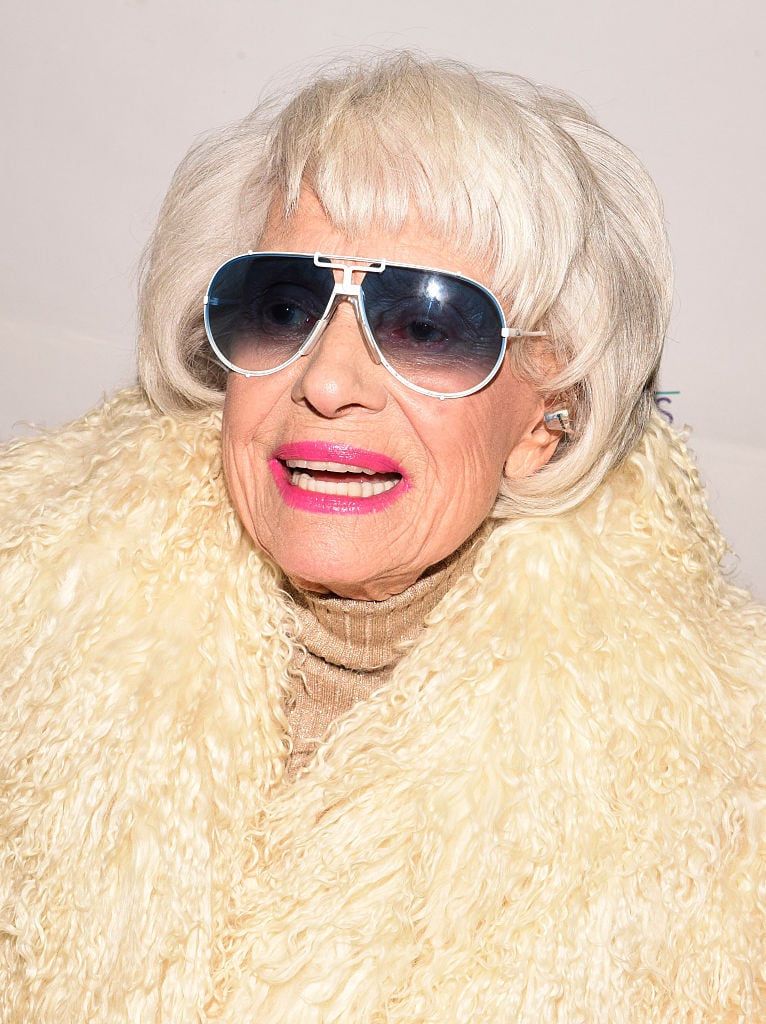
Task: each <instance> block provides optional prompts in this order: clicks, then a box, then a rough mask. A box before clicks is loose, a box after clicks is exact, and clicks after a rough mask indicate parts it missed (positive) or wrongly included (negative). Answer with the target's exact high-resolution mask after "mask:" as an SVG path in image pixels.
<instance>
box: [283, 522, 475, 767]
mask: <svg viewBox="0 0 766 1024" xmlns="http://www.w3.org/2000/svg"><path fill="white" fill-rule="evenodd" d="M490 529H491V527H490V525H489V524H485V525H484V526H482V527H480V528H479V530H478V531H477V532H476V533H475V534H473V536H471V537H469V539H468V540H467V541H466V542H465V543H464V544H463V545H462V546H461V547H459V548H458V549H457V551H455V552H454V553H453V554H452V555H450V556H449V557H448V558H446V559H445V560H444V561H443V562H439V563H438V564H437V565H435V566H433V567H432V568H431V569H429V570H428V571H427V572H426V573H425V574H424V575H423V576H421V578H420V579H419V580H418V581H417V582H416V583H414V584H413V585H412V586H411V587H408V588H407V590H405V591H403V592H402V593H401V594H396V595H395V596H394V597H390V598H388V599H387V600H385V601H353V600H350V599H347V598H341V597H335V596H333V595H326V594H321V595H320V594H314V593H311V592H310V591H306V590H300V589H298V588H297V587H294V586H293V585H292V584H291V583H289V582H287V583H286V586H285V589H286V591H287V593H288V595H289V596H290V597H291V598H292V601H293V604H294V608H295V613H296V615H297V619H298V623H299V628H298V635H297V639H298V640H299V641H300V644H301V649H300V650H299V651H298V653H297V654H296V656H295V658H294V659H293V663H292V665H291V667H290V674H291V676H292V679H293V684H294V686H293V698H292V700H291V701H290V702H289V704H288V706H287V715H288V721H289V724H290V732H291V736H292V744H293V746H292V754H291V756H290V760H289V762H288V766H287V776H288V778H294V777H295V776H296V774H297V773H298V772H299V771H300V770H301V769H302V768H304V767H305V766H306V765H307V764H308V763H309V762H310V761H311V758H312V757H313V756H314V753H315V751H316V749H317V747H318V746H319V743H320V742H321V740H322V739H323V738H324V736H325V734H326V732H327V730H328V729H329V727H330V725H331V724H332V723H333V722H334V721H335V719H336V718H339V717H340V716H341V715H343V714H345V713H346V712H347V711H350V710H351V708H352V707H353V706H354V705H355V704H356V703H357V701H360V700H366V699H367V698H368V697H370V696H371V695H372V694H373V693H374V692H375V691H376V690H377V689H379V688H380V687H381V686H383V685H384V683H386V682H388V680H389V679H390V677H391V674H392V673H393V671H394V669H395V667H396V665H397V663H398V662H399V660H400V659H401V658H402V656H403V655H404V653H405V651H406V649H407V647H408V646H411V644H412V643H413V642H414V641H415V640H416V639H417V638H418V635H419V634H420V632H421V630H422V629H423V624H424V622H425V620H426V618H427V617H428V615H429V613H430V612H431V611H432V610H433V609H434V608H435V607H436V605H437V604H438V603H439V601H441V599H442V598H443V597H444V595H445V594H446V593H447V591H448V590H449V589H450V587H451V586H452V585H453V584H454V583H455V582H456V581H457V580H458V579H459V578H460V577H461V576H462V575H463V574H464V573H466V572H468V571H469V570H470V569H471V567H472V566H473V563H474V561H475V559H476V555H477V553H478V550H479V548H480V546H481V543H482V542H483V540H484V539H485V538H486V537H487V535H488V533H489V532H490Z"/></svg>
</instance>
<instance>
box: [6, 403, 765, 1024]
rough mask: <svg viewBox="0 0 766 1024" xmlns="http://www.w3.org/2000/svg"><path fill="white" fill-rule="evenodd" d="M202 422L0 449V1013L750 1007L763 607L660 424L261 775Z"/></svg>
mask: <svg viewBox="0 0 766 1024" xmlns="http://www.w3.org/2000/svg"><path fill="white" fill-rule="evenodd" d="M218 432H219V423H218V419H217V417H216V416H210V417H208V418H206V419H204V420H196V421H194V422H191V421H190V422H188V423H181V422H177V421H173V420H170V419H167V418H161V417H159V416H157V415H156V414H155V413H153V412H152V411H151V410H150V409H149V408H148V407H147V406H146V405H145V403H144V401H143V399H142V398H141V397H140V395H138V394H137V393H136V392H126V393H123V394H122V395H121V396H118V397H117V398H116V399H115V400H114V401H113V402H111V403H110V404H108V405H107V406H105V407H104V409H102V410H99V411H97V412H95V413H93V414H91V415H90V416H88V417H86V418H84V419H83V420H82V421H80V422H79V423H76V424H74V425H73V426H72V427H71V428H69V429H67V430H65V431H62V432H61V433H59V434H57V435H55V436H52V437H47V438H43V439H39V440H32V441H26V442H23V443H19V444H16V445H14V446H12V447H11V448H10V449H9V450H8V451H7V453H6V455H5V457H4V461H3V481H4V489H3V496H2V498H0V505H1V506H2V512H1V513H0V523H2V527H1V529H2V539H1V541H0V593H1V594H2V605H1V606H0V709H1V710H0V1019H2V1020H3V1021H7V1022H9V1024H21V1022H25V1024H29V1022H31V1021H40V1022H42V1021H53V1020H57V1021H59V1020H60V1021H64V1020H65V1021H67V1022H76V1021H88V1022H104V1024H106V1022H110V1024H114V1022H120V1021H125V1022H127V1021H139V1020H140V1021H142V1022H143V1021H150V1020H151V1021H163V1022H173V1024H184V1022H192V1021H196V1022H198V1021H210V1022H212V1021H227V1022H231V1024H234V1022H237V1024H241V1022H242V1021H245V1020H257V1021H258V1022H259V1024H276V1022H281V1024H299V1022H300V1024H320V1022H323V1024H330V1022H334V1024H335V1022H337V1024H340V1022H343V1024H351V1022H353V1024H363V1022H370V1024H372V1022H375V1024H379V1022H383V1021H386V1022H391V1024H396V1022H407V1024H417V1022H439V1024H449V1022H461V1024H465V1022H466V1021H471V1022H487V1024H489V1022H499V1021H509V1022H510V1021H519V1022H535V1024H540V1022H553V1021H560V1022H564V1021H566V1022H570V1021H575V1020H588V1021H596V1020H598V1021H607V1020H609V1021H637V1022H638V1021H641V1022H643V1021H646V1022H648V1021H652V1022H658V1021H664V1022H671V1021H672V1022H676V1021H679V1020H688V1021H708V1020H709V1021H713V1020H716V1021H719V1020H720V1021H724V1020H725V1021H739V1020H743V1021H744V1020H748V1021H750V1020H752V1021H756V1020H759V1019H764V1017H766V973H765V972H766V966H765V964H764V953H765V951H766V924H765V918H764V910H765V909H766V881H765V879H766V875H765V874H764V836H766V793H765V788H764V742H765V740H766V722H764V710H763V693H764V662H766V657H765V655H766V640H765V639H764V634H765V632H766V631H764V625H765V624H766V615H765V614H764V611H763V610H762V609H760V608H759V607H758V606H756V605H755V604H753V603H751V602H750V600H749V599H748V598H747V596H746V595H744V594H743V593H742V592H740V591H738V590H736V589H735V588H733V587H732V586H730V585H729V584H728V583H727V582H726V581H725V579H724V578H723V577H722V576H721V574H720V570H719V561H720V557H721V554H722V551H723V542H722V541H721V538H720V536H719V534H718V532H717V529H716V527H715V525H714V524H713V523H712V521H711V519H710V517H709V514H708V512H707V509H706V506H705V503H704V499H703V497H702V494H701V491H700V488H699V484H698V480H697V476H696V472H695V470H694V469H693V466H692V464H691V463H690V461H689V459H688V456H687V455H686V452H685V450H684V448H683V445H682V444H681V442H680V441H679V440H678V439H677V438H676V437H675V436H674V435H672V434H671V433H670V432H669V431H668V430H667V429H666V428H664V427H663V426H662V424H661V422H660V420H659V418H658V419H656V420H655V421H654V422H653V423H652V424H651V426H650V429H649V430H648V431H647V434H646V436H645V438H644V440H643V442H642V444H641V446H640V448H639V449H638V450H637V451H636V452H635V453H634V454H633V455H632V456H631V457H630V458H629V459H628V460H627V462H626V463H625V464H624V465H623V466H622V467H621V468H620V469H619V470H617V471H616V472H615V473H613V474H612V475H611V476H610V477H609V478H608V479H607V481H606V482H605V483H604V484H603V486H602V487H601V488H600V489H599V491H598V492H597V493H596V494H595V495H594V496H593V497H592V498H591V499H589V500H588V501H587V502H586V503H585V504H584V505H582V506H581V507H580V508H578V509H577V510H575V511H573V512H570V513H568V514H566V515H563V516H559V517H556V518H550V519H540V520H523V521H522V520H519V521H512V522H506V523H503V524H501V525H500V526H499V527H498V528H497V529H496V530H495V531H494V532H493V534H492V537H491V538H490V540H489V541H488V542H487V544H486V545H485V546H484V548H483V549H482V552H481V555H480V557H479V559H478V561H477V563H476V565H475V567H474V569H473V572H472V574H471V575H470V576H468V577H466V578H464V579H463V580H462V581H461V582H460V583H458V584H457V585H456V586H455V587H454V588H453V589H452V590H451V591H450V592H449V593H448V595H447V597H446V598H445V599H444V601H443V602H442V603H441V604H440V605H439V606H438V607H437V608H436V610H435V611H434V612H433V613H432V615H431V619H430V622H429V628H428V629H427V630H426V631H425V633H424V636H423V639H422V641H421V642H420V643H419V644H418V646H417V647H416V648H415V649H414V650H413V651H412V653H411V654H409V655H408V656H407V657H406V658H405V659H404V660H403V661H402V662H401V663H400V664H399V666H398V667H397V669H396V671H395V673H394V676H393V679H392V682H391V683H390V684H389V685H387V686H386V687H384V688H383V689H382V690H381V691H379V692H378V693H377V694H376V695H375V696H374V697H373V698H372V699H371V700H370V701H367V702H364V703H362V704H360V705H358V706H357V707H356V708H355V709H354V710H353V711H352V712H351V713H350V714H349V715H347V716H346V717H344V718H343V719H342V720H341V721H339V722H338V723H337V724H336V726H335V728H334V730H333V733H332V735H331V737H330V738H329V740H328V742H327V743H326V744H325V745H324V746H323V747H322V749H321V750H320V753H319V756H318V758H317V761H316V763H315V765H314V766H313V768H312V769H311V770H310V771H309V772H307V773H306V774H305V775H304V776H301V777H300V778H299V779H298V781H297V782H296V783H295V784H293V785H289V784H287V783H286V782H285V781H284V780H283V771H284V764H285V761H286V756H287V738H286V723H285V718H284V713H283V702H284V696H285V686H286V685H287V684H286V679H287V676H286V672H285V666H286V665H287V663H288V661H289V659H290V656H291V651H292V640H291V622H290V616H289V612H288V610H287V605H286V603H285V602H284V600H283V598H282V595H281V591H280V585H281V583H280V576H279V573H278V572H277V571H276V570H275V568H274V567H273V566H272V565H271V564H269V562H268V561H267V560H266V559H265V558H263V557H262V556H261V555H260V554H259V553H258V552H256V551H254V550H253V548H252V546H251V545H250V542H249V541H248V539H247V538H246V537H245V536H243V533H242V531H241V529H240V527H239V524H238V522H237V519H236V516H235V515H234V513H233V511H232V509H231V507H230V504H229V501H228V498H227V495H226V491H225V487H224V485H223V481H222V478H221V470H220V463H219V456H218Z"/></svg>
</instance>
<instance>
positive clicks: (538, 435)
mask: <svg viewBox="0 0 766 1024" xmlns="http://www.w3.org/2000/svg"><path fill="white" fill-rule="evenodd" d="M261 248H262V249H264V250H271V251H286V252H308V253H311V252H322V253H332V254H334V255H345V256H368V257H377V258H386V259H389V260H392V261H397V262H401V263H414V264H419V265H423V266H432V267H438V268H441V269H444V270H451V271H455V272H457V273H460V274H464V275H466V276H468V277H472V278H475V279H476V280H478V281H482V280H483V281H486V280H487V273H486V268H483V267H480V266H477V265H476V264H475V263H474V262H472V261H470V260H467V259H466V258H465V256H464V255H462V254H461V253H460V251H459V250H458V249H456V248H452V247H451V246H450V245H449V244H447V243H445V242H444V240H443V239H441V238H436V237H434V236H433V235H431V234H430V233H429V232H428V231H427V230H425V228H424V227H423V225H422V224H421V223H420V222H419V221H418V220H417V219H415V218H410V219H409V220H408V221H407V222H406V223H405V226H404V228H403V230H401V231H400V232H398V233H396V234H388V233H386V232H379V231H371V232H370V233H369V234H366V235H364V236H363V237H360V238H353V239H352V238H348V237H346V236H345V235H344V234H343V233H342V232H341V231H339V230H338V229H337V228H336V227H334V226H333V224H332V223H330V222H329V221H328V220H327V218H326V217H325V215H324V213H323V211H322V208H321V206H320V204H319V202H318V201H317V199H316V198H315V197H314V196H313V194H312V193H311V192H309V191H307V190H305V191H304V192H303V194H302V196H301V199H300V202H299V205H298V208H297V210H296V212H295V214H294V215H293V216H292V217H291V218H290V220H289V221H287V222H285V221H284V220H282V219H281V218H276V217H272V219H271V220H270V222H269V225H268V226H267V229H266V233H265V235H264V237H263V239H262V240H261ZM555 444H556V435H555V434H552V433H551V432H549V431H548V429H547V428H546V426H545V423H544V420H543V407H542V403H541V401H540V400H539V399H538V398H537V397H536V396H535V394H534V392H533V391H532V389H531V387H530V386H529V385H527V384H525V383H522V382H521V381H519V380H517V379H515V378H514V377H513V375H512V374H511V372H510V370H509V368H508V364H507V361H506V363H505V364H504V365H503V367H502V368H501V370H500V372H499V373H498V374H497V376H496V377H495V378H494V380H493V381H492V382H491V383H490V384H489V385H488V386H487V387H485V388H483V389H482V390H481V391H479V392H477V393H475V394H473V395H469V396H467V397H465V398H457V399H446V400H444V401H441V400H439V399H438V398H432V397H429V396H426V395H421V394H419V393H418V392H416V391H412V390H411V389H409V388H407V387H406V386H405V385H403V384H401V383H400V382H399V381H397V380H396V379H395V378H394V377H393V376H391V374H390V373H389V372H388V371H387V370H386V368H385V367H384V366H381V365H377V364H376V363H374V362H373V361H372V359H371V358H370V356H369V354H368V351H367V348H366V346H365V344H364V341H363V339H362V337H361V335H360V334H359V329H358V326H357V322H356V318H355V315H354V312H353V310H352V308H351V306H350V305H349V303H346V302H342V303H340V305H339V306H338V307H337V309H336V312H335V315H334V317H333V318H332V320H331V322H330V324H329V326H328V327H327V329H326V331H325V333H324V334H323V335H322V337H321V339H320V341H319V343H318V344H317V345H316V346H315V347H314V349H313V351H312V352H311V353H310V354H309V355H308V356H305V357H303V358H301V359H298V360H297V361H296V362H294V363H293V364H291V365H290V366H288V367H286V368H285V369H283V370H280V371H279V372H277V373H274V374H271V375H269V376H265V377H250V378H247V377H244V376H241V375H240V374H236V373H230V374H229V378H228V386H227V392H226V403H225V407H224V416H223V459H224V469H225V473H226V479H227V482H228V486H229V491H230V493H231V497H232V500H233V502H234V505H235V507H236V509H237V512H238V513H239V515H240V517H241V519H242V522H243V524H244V526H245V528H246V530H247V531H248V533H249V534H250V535H251V537H252V538H253V540H254V541H255V542H256V544H258V545H259V546H260V547H261V548H262V549H263V550H264V551H266V552H267V553H268V554H269V555H270V556H271V557H272V558H273V559H274V560H275V561H276V562H277V564H278V565H279V566H280V567H281V568H282V569H283V571H284V572H285V573H286V574H287V576H288V577H290V579H291V580H292V581H293V582H294V583H296V584H297V585H298V586H302V587H304V588H307V589H309V590H314V591H317V592H321V593H324V592H331V593H334V594H338V595H340V596H342V597H352V598H357V599H360V600H383V599H384V598H386V597H390V596H391V595H393V594H397V593H400V592H401V591H403V590H404V589H406V588H407V587H408V586H410V584H412V583H414V582H415V580H417V579H418V577H420V576H421V575H422V573H423V572H424V571H425V570H426V569H427V568H428V567H429V566H431V565H434V564H435V563H437V562H439V561H441V560H442V559H443V558H445V557H446V556H447V555H449V554H451V553H452V552H453V551H454V550H455V549H456V548H458V547H459V546H460V545H461V544H462V543H463V541H464V540H466V539H467V538H468V537H469V536H470V535H471V534H472V533H473V532H474V531H475V530H476V529H477V528H478V527H479V525H480V524H481V523H482V522H483V521H484V519H485V518H486V517H487V514H488V513H489V511H490V510H491V508H492V506H493V504H494V501H495V498H496V496H497V493H498V490H499V486H500V482H501V479H502V477H503V475H504V474H505V475H506V476H508V477H510V478H519V477H523V476H527V475H529V474H531V473H534V472H535V471H536V470H537V469H538V468H539V467H540V466H541V465H543V464H544V463H545V462H546V461H547V460H548V459H549V458H550V456H551V454H552V453H553V450H554V448H555ZM296 461H299V462H303V463H309V465H308V466H305V465H304V466H295V462H296ZM318 463H320V464H321V463H329V466H328V467H327V468H322V467H320V466H318V465H317V464H318ZM348 465H352V466H354V467H355V468H356V469H357V470H359V469H361V470H362V471H363V472H362V473H361V474H360V473H358V472H346V471H345V469H346V467H347V466H348ZM334 469H335V470H343V472H334V471H333V470H334ZM364 471H366V472H364ZM325 481H327V482H328V483H327V486H328V487H329V489H330V490H331V491H332V492H333V493H332V494H331V495H326V494H325V493H323V491H322V490H321V488H323V487H324V486H325ZM370 485H372V486H370ZM316 488H320V490H316ZM370 491H372V492H373V493H369V492H370Z"/></svg>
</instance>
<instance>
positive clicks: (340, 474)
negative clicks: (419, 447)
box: [280, 459, 402, 498]
mask: <svg viewBox="0 0 766 1024" xmlns="http://www.w3.org/2000/svg"><path fill="white" fill-rule="evenodd" d="M280 461H281V462H282V464H283V466H284V467H285V469H286V470H287V473H288V478H289V481H290V484H291V485H292V486H293V487H297V488H299V489H300V490H302V491H312V492H314V493H318V494H332V495H337V496H339V497H345V498H374V497H375V496H376V495H379V494H385V493H386V491H390V490H391V489H392V488H394V487H396V485H397V484H398V483H399V482H400V480H401V479H402V475H401V473H379V472H376V471H375V470H374V469H368V468H367V467H365V466H355V465H351V464H347V463H341V462H323V461H317V460H313V459H284V460H280Z"/></svg>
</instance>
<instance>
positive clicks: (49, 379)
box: [0, 0, 766, 596]
mask: <svg viewBox="0 0 766 1024" xmlns="http://www.w3.org/2000/svg"><path fill="white" fill-rule="evenodd" d="M6 6H7V8H8V9H7V10H6V11H5V12H4V14H3V33H2V36H1V37H0V68H2V70H1V71H0V74H1V75H2V79H3V80H2V97H3V99H2V101H0V102H2V103H3V105H4V108H5V109H4V110H3V115H2V116H3V138H4V148H5V155H4V158H3V171H4V188H3V189H2V195H1V198H0V202H1V203H2V207H0V214H1V215H2V234H3V245H2V264H3V265H2V275H0V297H1V299H2V306H1V307H0V345H2V352H3V364H4V373H3V375H2V379H0V438H8V437H11V436H16V435H18V434H20V433H23V432H26V431H28V430H29V429H30V427H29V424H30V423H34V424H38V425H43V426H48V427H52V426H56V425H57V424H59V423H62V422H64V421H65V420H67V419H69V418H72V417H73V416H75V415H77V414H79V413H80V412H82V411H84V410H85V409H86V408H88V407H89V406H90V405H92V404H94V403H95V402H96V401H98V400H99V399H100V398H101V397H102V396H103V395H104V394H105V393H108V392H110V391H112V390H114V389H115V388H116V387H117V386H119V385H121V384H124V383H127V382H129V381H131V380H132V379H133V377H134V354H133V343H134V314H133V306H134V292H135V278H136V267H137V263H138V259H139V255H140V252H141V249H142V246H143V244H144V242H145V240H146V238H147V236H148V234H149V232H150V230H151V227H152V222H153V219H154V217H155V215H156V212H157V209H158V206H159V203H160V200H161V198H162V195H163V193H164V190H165V188H166V186H167V184H168V181H169V178H170V175H171V173H172V171H173V168H174V167H175V165H176V164H177V162H178V161H179V159H180V158H181V156H182V155H183V153H184V152H185V150H186V149H187V148H188V146H189V144H190V143H191V142H192V140H193V139H194V138H195V137H196V136H198V135H199V134H200V133H202V132H204V131H205V130H207V129H208V128H211V127H213V126H215V125H219V124H222V123H224V122H227V121H231V120H233V119H235V118H238V117H241V116H242V115H243V114H245V113H246V112H247V111H248V110H250V109H251V108H252V107H253V106H254V105H255V103H256V102H257V100H258V97H259V95H260V94H261V93H262V92H263V91H264V88H266V87H268V88H269V91H270V90H271V88H272V87H273V85H274V84H275V83H274V77H275V76H278V82H282V83H284V84H285V85H286V86H288V85H289V84H290V82H291V80H292V77H293V75H294V72H295V69H296V68H303V67H304V66H305V64H306V62H307V61H308V62H311V63H313V64H321V63H323V62H325V61H326V60H328V59H329V58H331V57H334V56H336V55H337V54H338V53H339V52H344V51H347V50H349V49H352V50H355V51H357V52H358V51H359V50H360V49H366V50H369V51H373V50H376V49H381V48H396V47H412V48H416V49H419V50H421V51H423V52H426V53H429V54H432V55H437V56H452V57H457V58H459V59H463V60H467V61H469V62H472V63H474V64H477V65H480V66H483V67H491V68H495V69H500V70H508V71H515V72H517V73H520V74H524V75H527V76H529V77H531V78H534V79H537V80H540V81H543V82H546V83H548V84H552V85H557V86H560V87H563V88H565V89H567V90H569V91H570V92H572V93H574V94H575V95H576V96H577V97H578V98H579V99H581V100H582V101H584V102H585V103H586V105H587V106H589V107H590V109H591V110H592V111H593V112H594V113H595V115H596V117H597V118H598V119H599V120H600V121H601V122H602V123H603V124H605V125H606V127H608V128H609V129H610V130H611V131H613V132H614V133H615V134H616V135H617V136H618V137H620V138H621V139H622V140H623V141H625V142H627V143H628V144H629V145H631V146H632V148H633V149H634V150H635V151H636V152H637V153H638V155H639V156H640V157H641V158H642V160H643V161H644V162H645V163H646V165H647V166H648V168H649V171H650V172H651V173H652V175H653V176H654V177H655V179H656V181H657V183H658V185H659V187H660V191H661V192H662V194H663V196H664V199H665V203H666V212H667V219H668V224H669V229H670V235H671V240H672V243H673V251H674V255H675V261H676V268H677V299H676V304H675V310H674V316H673V321H672V325H671V330H670V336H669V339H668V347H667V355H666V359H665V364H664V373H663V388H665V389H667V390H668V391H680V394H677V395H673V396H672V397H669V398H668V399H667V400H666V402H665V404H664V406H663V408H664V410H665V412H666V413H667V414H668V415H671V416H672V417H673V419H674V421H675V423H676V424H678V425H681V424H684V423H688V424H689V425H690V426H691V427H692V442H691V443H692V447H693V449H694V450H695V451H696V453H697V454H698V457H699V461H700V464H701V467H702V470H703V474H704V476H705V479H706V480H707V482H708V487H709V491H710V495H711V501H712V505H713V509H714V511H715V512H716V514H717V516H718V518H719V519H720V521H721V523H722V525H723V528H724V531H725V533H726V534H727V537H728V538H729V541H730V543H731V546H732V549H733V555H732V571H734V572H735V573H736V576H737V579H738V580H739V581H740V582H742V583H744V584H746V585H749V586H751V587H753V588H754V589H755V590H756V591H757V592H759V593H760V594H761V595H762V596H766V543H764V541H763V540H762V535H763V526H764V515H763V511H762V510H763V508H764V505H766V441H764V419H765V418H766V406H765V405H764V402H763V393H764V382H765V381H766V350H765V349H764V345H763V335H764V330H763V312H762V308H761V306H762V299H763V294H764V278H765V276H766V275H765V274H764V270H765V269H766V267H765V262H766V261H765V260H764V238H765V237H766V223H765V221H766V204H764V200H763V188H764V182H763V167H764V164H766V152H765V150H766V145H765V144H764V126H763V113H762V109H763V103H764V99H766V90H765V88H764V86H765V85H766V76H765V75H764V35H766V33H765V31H764V28H765V19H766V15H765V14H764V10H765V9H766V5H764V4H763V0H720V2H714V0H643V2H640V3H632V2H630V3H619V2H617V0H578V2H575V3H572V2H571V0H534V2H532V0H524V2H523V3H522V2H518V0H505V2H502V0H471V2H470V3H469V2H464V3H461V4H456V3H451V2H448V0H442V2H437V0H377V2H375V0H356V2H354V3H342V2H339V0H335V2H329V0H325V2H317V0H312V2H307V3H303V2H300V0H294V2H293V3H289V2H284V0H216V2H215V3H211V2H210V0H183V2H173V0H121V2H115V0H111V2H109V0H69V2H68V3H66V4H55V3H54V2H53V0H48V2H41V0H37V2H35V0H29V2H28V3H27V4H26V5H21V4H19V3H14V4H11V3H8V4H7V5H6Z"/></svg>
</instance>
